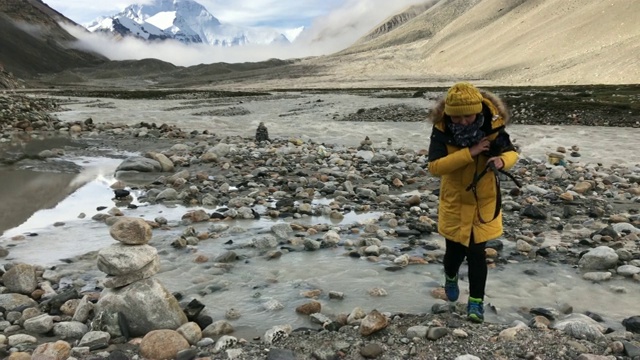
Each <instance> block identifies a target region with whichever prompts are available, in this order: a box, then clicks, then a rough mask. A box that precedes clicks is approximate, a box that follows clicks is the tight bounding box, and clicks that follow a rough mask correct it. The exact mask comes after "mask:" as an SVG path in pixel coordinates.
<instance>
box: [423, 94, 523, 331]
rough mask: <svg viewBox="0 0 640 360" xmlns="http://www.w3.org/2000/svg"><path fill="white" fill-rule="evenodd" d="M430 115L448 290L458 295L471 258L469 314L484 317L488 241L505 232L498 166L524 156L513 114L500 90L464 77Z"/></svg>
mask: <svg viewBox="0 0 640 360" xmlns="http://www.w3.org/2000/svg"><path fill="white" fill-rule="evenodd" d="M430 118H431V121H432V122H433V130H432V133H431V143H430V145H429V171H430V172H431V173H432V174H433V175H436V176H439V177H441V180H440V205H439V207H438V232H439V233H440V234H441V235H442V236H444V238H445V239H446V251H445V256H444V271H445V293H446V295H447V298H448V299H449V301H457V300H458V297H459V295H460V289H459V287H458V270H459V269H460V266H461V265H462V262H463V261H464V259H465V258H466V259H467V263H468V265H469V301H468V302H467V316H468V318H469V319H470V320H471V321H474V322H479V323H481V322H483V321H484V304H483V301H484V291H485V285H486V282H487V264H486V259H485V243H486V242H487V241H488V240H491V239H495V238H497V237H499V236H500V235H502V213H501V212H500V194H499V190H498V189H499V187H498V184H497V181H498V180H497V178H496V176H497V175H496V174H494V171H498V170H503V169H504V170H508V169H509V168H511V167H512V166H513V165H514V164H515V163H516V161H517V159H518V154H517V153H516V151H515V148H514V146H513V144H512V143H511V141H510V139H509V135H508V134H507V133H506V131H505V130H504V126H505V124H506V123H507V122H508V120H509V116H508V112H507V110H506V107H505V105H504V103H503V102H502V101H501V100H500V99H499V98H498V97H497V96H495V95H493V94H491V93H489V92H480V91H479V90H478V89H476V88H475V87H474V86H473V85H471V84H469V83H466V82H461V83H457V84H455V85H453V86H452V87H451V88H450V89H449V91H448V92H447V95H446V97H445V98H444V99H442V100H441V101H440V102H439V103H438V104H437V105H436V107H435V108H434V109H433V111H432V112H431V114H430ZM493 167H495V169H493Z"/></svg>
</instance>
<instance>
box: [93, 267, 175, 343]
mask: <svg viewBox="0 0 640 360" xmlns="http://www.w3.org/2000/svg"><path fill="white" fill-rule="evenodd" d="M96 312H97V313H100V312H107V313H111V314H114V313H118V312H120V313H122V315H124V317H125V318H126V319H127V320H128V323H129V331H130V334H131V336H143V335H145V334H147V333H148V332H150V331H153V330H160V329H177V328H178V327H180V325H182V324H184V323H186V322H187V317H186V316H185V314H184V312H183V311H182V309H181V308H180V304H179V303H178V301H177V300H176V298H175V297H174V296H173V295H172V294H171V293H170V292H169V291H168V290H167V289H166V288H165V287H164V286H163V285H162V284H161V283H160V282H158V281H156V280H154V279H144V280H140V281H136V282H134V283H132V284H130V285H129V286H126V287H124V288H120V289H104V290H103V292H102V295H101V296H100V300H99V301H98V303H97V307H96Z"/></svg>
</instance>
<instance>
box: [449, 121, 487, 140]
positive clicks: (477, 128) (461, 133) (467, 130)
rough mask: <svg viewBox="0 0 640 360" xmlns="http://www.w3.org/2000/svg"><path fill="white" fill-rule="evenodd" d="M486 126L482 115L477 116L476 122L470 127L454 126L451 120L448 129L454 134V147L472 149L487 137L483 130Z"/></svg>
mask: <svg viewBox="0 0 640 360" xmlns="http://www.w3.org/2000/svg"><path fill="white" fill-rule="evenodd" d="M482 125H484V116H483V115H482V113H479V114H477V115H476V121H474V122H473V123H471V124H469V125H462V124H454V123H452V122H451V120H449V121H447V127H448V128H449V130H450V131H451V132H452V133H453V142H454V145H456V146H458V147H470V146H473V145H475V144H477V143H479V142H480V140H482V138H484V137H485V133H484V131H482V130H481V128H482Z"/></svg>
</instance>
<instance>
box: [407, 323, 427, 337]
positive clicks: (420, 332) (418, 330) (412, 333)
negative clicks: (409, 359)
mask: <svg viewBox="0 0 640 360" xmlns="http://www.w3.org/2000/svg"><path fill="white" fill-rule="evenodd" d="M428 331H429V327H428V326H422V325H417V326H412V327H410V328H408V329H407V337H408V338H409V339H413V338H415V337H417V338H420V339H424V338H426V337H427V332H428Z"/></svg>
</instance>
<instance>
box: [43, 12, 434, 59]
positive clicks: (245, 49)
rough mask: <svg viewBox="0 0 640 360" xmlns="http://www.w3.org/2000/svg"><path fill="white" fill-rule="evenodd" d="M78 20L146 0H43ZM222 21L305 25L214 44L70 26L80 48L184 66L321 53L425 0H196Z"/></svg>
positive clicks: (86, 20) (85, 21)
mask: <svg viewBox="0 0 640 360" xmlns="http://www.w3.org/2000/svg"><path fill="white" fill-rule="evenodd" d="M43 1H44V2H45V3H46V4H47V5H49V6H50V7H52V8H54V9H55V10H57V11H58V12H60V13H61V14H63V15H65V16H66V17H68V18H70V19H71V20H73V21H75V22H77V23H79V24H88V23H90V22H91V21H92V20H94V19H96V18H97V17H99V16H111V15H115V14H117V13H119V12H120V11H122V10H124V8H126V7H127V6H129V5H131V4H134V3H138V4H142V3H145V2H150V0H138V1H135V0H43ZM196 1H197V2H199V3H200V4H202V5H203V6H204V7H205V8H206V9H207V10H208V11H209V12H210V13H211V14H212V15H213V16H215V17H216V18H218V20H220V21H221V22H223V23H227V24H231V25H239V26H250V27H261V26H265V27H273V28H277V29H280V30H282V31H285V30H287V29H292V28H296V27H300V26H305V27H306V31H305V33H304V34H303V35H304V36H301V39H299V40H296V42H295V43H294V44H293V46H288V47H286V48H279V47H277V46H242V47H237V48H224V49H221V48H216V47H211V46H194V45H189V46H186V45H183V44H175V43H167V44H149V43H145V42H143V41H141V40H137V39H125V40H124V41H119V42H117V43H116V42H114V41H113V40H111V39H108V38H106V37H104V36H98V35H90V36H88V35H87V34H84V33H82V32H79V31H77V30H74V29H68V30H69V31H70V32H72V33H73V35H75V36H76V37H78V38H79V39H80V40H81V41H80V44H77V45H78V47H80V48H83V49H88V50H94V51H97V52H99V53H102V54H103V55H105V56H107V57H109V58H111V59H112V60H125V59H141V58H149V57H153V58H158V59H161V60H164V61H168V62H171V63H174V64H176V65H181V66H188V65H196V64H202V63H205V64H206V63H212V62H220V61H225V62H244V61H262V60H266V59H269V58H280V59H285V58H300V57H306V56H317V55H325V54H329V53H332V52H336V51H339V50H342V49H344V48H345V47H347V46H349V45H351V44H352V43H353V42H354V41H356V40H357V39H358V38H360V37H361V36H362V35H364V34H366V33H367V32H369V30H371V29H373V28H374V27H375V26H376V25H378V24H379V23H380V22H381V21H383V20H384V19H386V18H387V17H389V16H391V15H393V14H396V13H398V12H400V11H402V10H403V9H405V8H406V7H407V6H409V5H412V4H416V3H423V2H425V1H426V0H392V1H387V0H196Z"/></svg>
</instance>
